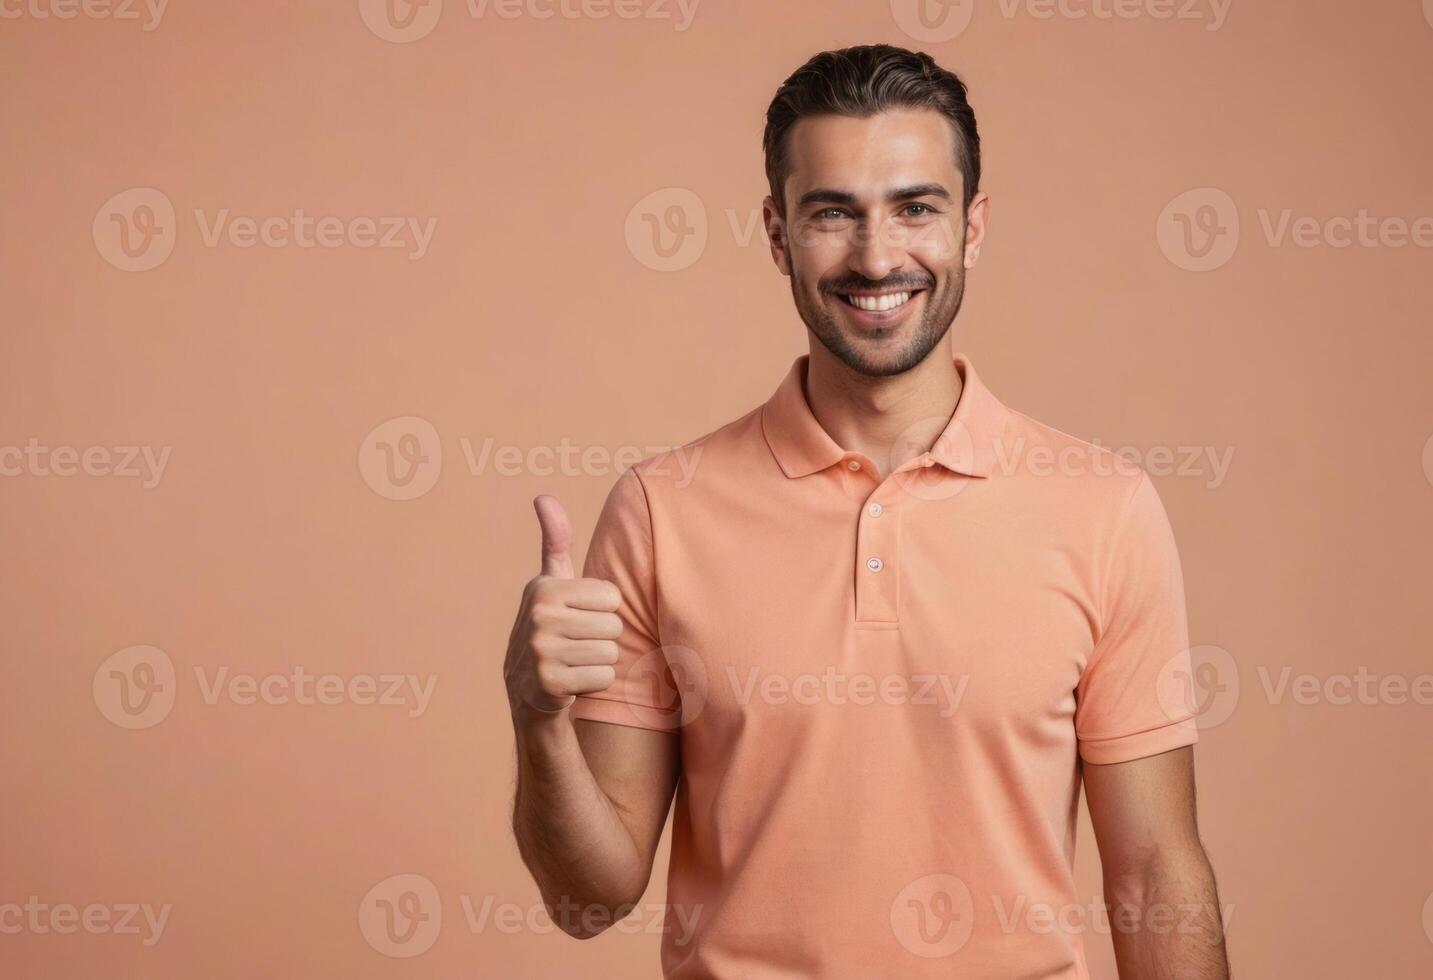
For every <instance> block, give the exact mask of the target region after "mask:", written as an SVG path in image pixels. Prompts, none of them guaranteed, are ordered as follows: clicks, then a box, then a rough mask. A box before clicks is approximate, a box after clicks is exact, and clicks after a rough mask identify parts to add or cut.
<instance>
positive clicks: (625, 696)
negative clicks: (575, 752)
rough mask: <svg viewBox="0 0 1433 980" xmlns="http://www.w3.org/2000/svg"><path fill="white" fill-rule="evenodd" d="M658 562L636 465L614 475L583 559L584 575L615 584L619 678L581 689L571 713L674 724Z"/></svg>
mask: <svg viewBox="0 0 1433 980" xmlns="http://www.w3.org/2000/svg"><path fill="white" fill-rule="evenodd" d="M655 572H656V569H655V562H654V559H653V548H652V522H651V514H650V512H649V511H648V507H647V494H646V491H645V489H644V488H643V486H642V481H641V479H640V477H639V476H638V475H637V472H636V471H635V470H628V471H627V472H625V473H623V474H622V476H620V477H619V478H618V479H617V482H616V483H615V484H613V486H612V489H611V491H610V492H609V493H608V495H607V502H606V503H605V504H604V505H603V507H602V513H601V514H600V515H599V516H598V518H597V526H596V528H595V529H594V530H593V532H592V543H591V544H590V545H589V546H588V549H587V560H586V562H585V563H584V565H583V568H582V574H583V577H584V578H600V579H606V580H607V581H609V582H611V583H612V584H614V585H616V586H617V590H618V591H619V592H620V593H621V594H622V604H621V606H620V607H619V608H618V610H617V615H618V616H620V617H621V619H622V636H621V637H620V638H619V639H618V640H617V650H618V653H617V671H616V672H617V680H616V681H615V682H614V683H613V685H612V686H611V687H609V688H608V689H607V690H605V691H595V692H593V693H591V694H584V695H579V696H578V697H577V699H576V700H575V701H574V702H573V703H572V706H571V707H570V708H569V709H568V710H569V713H570V715H571V716H572V717H573V718H586V719H588V720H591V721H602V722H608V723H610V724H614V725H629V726H632V727H635V728H648V729H653V730H655V731H676V730H677V727H678V724H679V712H678V710H677V707H676V706H675V705H672V704H670V703H668V702H669V701H670V700H671V698H670V693H671V686H670V685H669V684H666V683H664V681H665V675H666V664H665V660H664V656H663V653H662V650H661V641H660V640H659V639H658V631H657V589H656V574H655Z"/></svg>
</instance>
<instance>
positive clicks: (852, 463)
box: [846, 459, 861, 470]
mask: <svg viewBox="0 0 1433 980" xmlns="http://www.w3.org/2000/svg"><path fill="white" fill-rule="evenodd" d="M846 465H847V466H849V467H851V469H853V470H859V469H860V468H861V461H860V460H859V459H853V460H851V461H850V462H849V463H847V464H846Z"/></svg>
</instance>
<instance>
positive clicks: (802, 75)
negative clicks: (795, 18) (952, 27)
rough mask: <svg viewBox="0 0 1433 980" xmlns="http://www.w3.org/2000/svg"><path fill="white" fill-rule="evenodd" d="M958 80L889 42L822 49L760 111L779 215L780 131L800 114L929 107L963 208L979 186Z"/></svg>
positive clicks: (784, 168)
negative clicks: (947, 126)
mask: <svg viewBox="0 0 1433 980" xmlns="http://www.w3.org/2000/svg"><path fill="white" fill-rule="evenodd" d="M965 95H966V90H965V83H964V82H962V81H961V80H960V78H959V76H957V75H956V74H955V73H954V72H950V71H946V70H945V69H944V68H942V67H940V66H939V65H937V64H936V63H935V60H934V59H932V58H931V56H930V55H928V54H925V53H923V52H917V51H907V50H906V49H905V48H897V47H893V46H891V45H889V44H863V45H860V46H857V47H853V48H842V49H841V50H839V51H822V52H821V53H820V54H818V55H816V56H814V57H813V58H811V60H810V61H808V62H806V64H804V65H802V66H801V67H800V68H798V69H796V72H795V73H794V74H793V75H792V76H791V77H790V78H788V79H787V80H786V81H784V82H782V83H781V87H780V88H779V89H777V90H776V97H775V98H773V99H772V100H771V106H770V108H768V109H767V110H766V133H765V135H764V136H763V137H762V141H761V143H762V148H763V149H764V150H765V151H766V179H767V181H769V182H770V184H771V196H772V197H773V198H775V199H776V208H777V211H778V213H779V214H781V215H782V216H783V217H785V215H786V201H785V198H784V196H783V195H784V190H783V189H784V187H785V184H786V176H787V172H788V169H789V164H788V160H787V154H786V134H787V132H788V131H789V130H790V129H791V127H792V126H794V125H795V124H796V121H797V120H798V119H800V118H802V117H803V116H821V115H839V116H854V117H856V118H858V119H864V118H867V117H869V116H874V115H875V114H876V113H878V112H883V111H885V110H888V109H934V110H935V111H937V112H939V113H940V114H941V115H943V116H945V117H946V118H947V119H949V120H950V122H951V125H952V126H953V127H954V129H955V157H956V162H957V163H959V164H960V172H961V174H962V175H964V177H965V194H964V196H965V202H964V203H965V207H964V209H963V210H962V214H963V213H964V210H968V209H969V208H970V202H971V200H972V199H973V198H974V197H975V194H976V192H977V191H978V190H979V189H980V134H979V133H978V132H977V131H976V128H975V110H974V109H972V108H971V107H970V103H969V102H967V101H966V98H965Z"/></svg>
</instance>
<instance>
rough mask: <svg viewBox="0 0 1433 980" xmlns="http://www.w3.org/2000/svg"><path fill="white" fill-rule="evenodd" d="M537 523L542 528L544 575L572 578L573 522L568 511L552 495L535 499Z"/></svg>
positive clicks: (533, 503)
mask: <svg viewBox="0 0 1433 980" xmlns="http://www.w3.org/2000/svg"><path fill="white" fill-rule="evenodd" d="M532 506H533V508H534V509H535V510H536V511H537V523H538V525H539V526H540V527H541V528H542V574H544V575H551V576H553V577H554V578H572V577H573V571H572V522H571V521H569V520H568V519H567V511H565V510H563V509H562V504H561V503H560V502H559V501H558V499H557V498H556V497H554V496H552V495H551V494H546V493H544V494H540V495H539V496H537V497H536V498H534V499H533V502H532Z"/></svg>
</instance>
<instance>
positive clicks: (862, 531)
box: [855, 483, 900, 625]
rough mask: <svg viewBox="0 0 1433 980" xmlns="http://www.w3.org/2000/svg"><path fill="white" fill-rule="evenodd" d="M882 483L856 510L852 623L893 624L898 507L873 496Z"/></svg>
mask: <svg viewBox="0 0 1433 980" xmlns="http://www.w3.org/2000/svg"><path fill="white" fill-rule="evenodd" d="M888 492H889V488H888V485H887V484H885V483H883V484H881V486H880V487H877V488H876V491H875V492H874V493H872V494H871V496H870V497H869V498H868V499H867V501H866V503H865V504H863V505H862V507H861V511H860V521H859V523H858V525H857V532H856V555H855V566H856V568H855V571H856V622H858V623H883V624H887V625H889V624H894V623H896V622H897V617H896V609H897V598H898V591H899V584H900V579H899V577H898V575H897V574H896V572H897V569H898V567H899V558H900V508H898V507H891V506H890V505H889V504H888V503H882V502H881V501H880V500H878V499H876V497H877V496H878V495H879V494H882V493H888Z"/></svg>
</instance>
